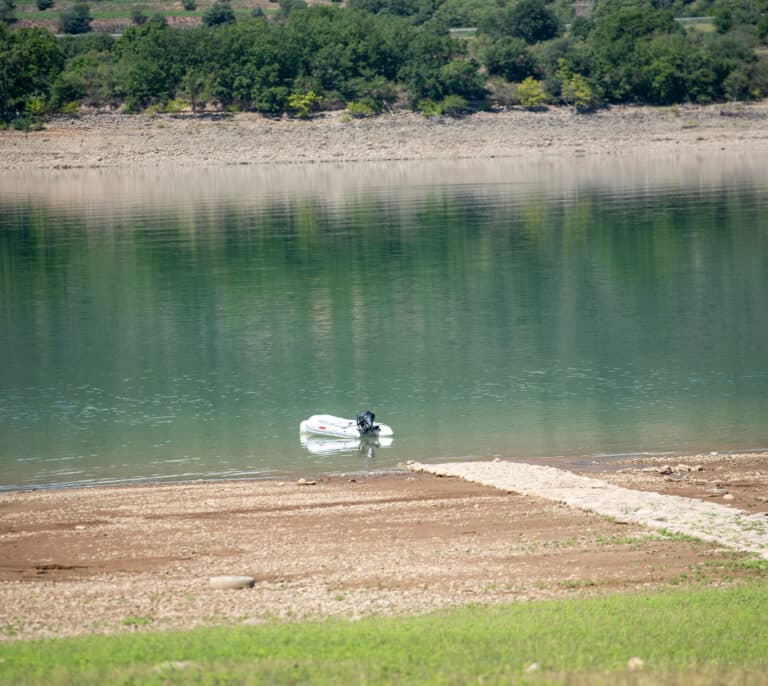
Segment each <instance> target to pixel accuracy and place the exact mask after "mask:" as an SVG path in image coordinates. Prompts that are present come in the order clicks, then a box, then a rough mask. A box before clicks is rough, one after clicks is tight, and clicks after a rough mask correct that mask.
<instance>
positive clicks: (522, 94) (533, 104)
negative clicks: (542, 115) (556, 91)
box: [517, 76, 547, 110]
mask: <svg viewBox="0 0 768 686" xmlns="http://www.w3.org/2000/svg"><path fill="white" fill-rule="evenodd" d="M517 99H518V100H519V101H520V104H521V105H522V106H523V107H525V108H526V109H527V110H536V109H538V108H540V107H541V106H542V105H543V104H544V102H545V101H546V99H547V96H546V95H545V94H544V89H543V88H542V87H541V81H537V80H536V79H534V78H533V77H532V76H529V77H528V78H527V79H525V80H524V81H523V82H522V83H521V84H520V85H519V86H518V87H517Z"/></svg>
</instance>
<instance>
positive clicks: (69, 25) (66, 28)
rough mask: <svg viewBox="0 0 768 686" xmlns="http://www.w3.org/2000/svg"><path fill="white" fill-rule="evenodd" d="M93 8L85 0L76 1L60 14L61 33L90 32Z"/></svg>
mask: <svg viewBox="0 0 768 686" xmlns="http://www.w3.org/2000/svg"><path fill="white" fill-rule="evenodd" d="M91 21H92V19H91V10H90V8H89V7H88V5H86V4H85V3H84V2H76V3H75V4H74V5H72V7H70V8H69V9H68V10H64V11H63V12H62V13H61V14H60V15H59V31H61V33H88V32H89V31H90V30H91Z"/></svg>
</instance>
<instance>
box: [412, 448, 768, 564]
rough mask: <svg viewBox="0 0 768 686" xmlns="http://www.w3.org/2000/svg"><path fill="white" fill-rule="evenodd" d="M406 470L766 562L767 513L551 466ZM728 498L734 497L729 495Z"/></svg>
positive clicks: (716, 490) (719, 491) (685, 467)
mask: <svg viewBox="0 0 768 686" xmlns="http://www.w3.org/2000/svg"><path fill="white" fill-rule="evenodd" d="M763 457H768V455H763ZM734 459H738V456H737V457H735V458H734ZM408 468H409V470H411V471H413V472H426V473H429V474H435V475H438V476H458V477H461V478H463V479H467V480H468V481H472V482H475V483H479V484H482V485H484V486H493V487H495V488H499V489H506V490H508V491H517V492H520V493H522V494H523V495H532V496H536V497H540V498H546V499H547V500H553V501H555V502H559V503H564V504H566V505H569V506H571V507H574V508H577V509H579V510H584V511H586V512H595V513H597V514H600V515H603V516H606V517H612V518H615V519H616V520H617V521H620V522H626V523H633V524H641V525H643V526H646V527H649V528H652V529H663V530H665V531H671V532H673V533H677V534H684V535H686V536H694V537H696V538H698V539H701V540H705V541H714V542H716V543H718V544H720V545H723V546H727V547H730V548H735V549H737V550H741V551H745V552H750V553H755V554H757V555H760V556H761V557H763V558H765V559H768V512H765V511H758V512H754V513H751V512H747V511H746V510H740V509H737V508H732V507H730V502H729V503H727V504H721V503H716V502H713V501H706V500H702V499H699V498H688V497H681V496H677V495H669V494H661V493H656V492H652V491H649V490H634V489H629V488H625V487H622V486H618V485H616V484H612V483H609V482H608V481H606V480H603V479H598V478H595V477H590V476H584V475H579V474H573V473H572V472H568V471H566V470H563V469H557V468H555V467H548V466H543V465H532V464H524V463H520V462H508V461H504V460H494V461H493V462H454V463H448V464H430V465H427V464H420V463H418V462H411V463H409V465H408ZM651 469H653V468H651ZM699 469H701V471H703V465H701V464H700V463H697V464H696V465H695V466H690V465H689V464H687V463H679V464H678V465H677V466H676V469H675V468H673V467H672V466H671V465H669V464H667V465H664V466H662V467H659V468H657V471H658V472H659V473H664V474H672V473H675V471H677V473H678V474H681V475H682V473H683V472H685V473H686V474H687V473H690V472H691V471H695V472H698V471H699ZM703 491H704V493H705V494H706V495H707V496H714V497H719V498H722V497H724V496H725V497H727V496H728V495H729V490H728V489H727V488H724V487H723V486H722V484H720V485H716V486H711V487H709V488H705V489H703ZM731 498H732V499H733V498H734V496H733V495H731Z"/></svg>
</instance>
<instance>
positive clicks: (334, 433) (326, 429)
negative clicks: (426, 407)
mask: <svg viewBox="0 0 768 686" xmlns="http://www.w3.org/2000/svg"><path fill="white" fill-rule="evenodd" d="M378 427H379V430H378V431H376V432H375V433H372V434H367V435H366V436H365V438H367V437H368V436H370V437H371V438H377V437H381V438H385V437H389V436H392V435H393V431H392V427H390V426H387V425H386V424H379V425H378ZM299 433H300V434H310V435H312V436H325V437H327V438H349V439H357V440H359V439H361V438H363V436H362V435H361V434H360V431H359V430H358V428H357V422H356V421H355V420H354V419H344V418H343V417H334V416H333V415H331V414H314V415H312V416H311V417H310V418H309V419H305V420H304V421H303V422H301V424H299Z"/></svg>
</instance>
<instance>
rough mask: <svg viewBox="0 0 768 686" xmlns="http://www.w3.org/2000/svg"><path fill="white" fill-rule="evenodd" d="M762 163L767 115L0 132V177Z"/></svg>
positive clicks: (143, 120) (756, 107)
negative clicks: (516, 161) (674, 161)
mask: <svg viewBox="0 0 768 686" xmlns="http://www.w3.org/2000/svg"><path fill="white" fill-rule="evenodd" d="M723 150H728V151H731V152H733V151H743V152H744V153H745V154H747V153H750V154H757V155H759V154H765V153H766V152H768V103H766V102H763V103H755V104H748V105H739V106H736V105H725V106H723V105H711V106H684V107H674V108H650V107H614V108H609V109H605V110H600V111H597V112H594V113H591V114H586V115H585V114H576V113H574V112H572V111H571V110H569V109H566V108H551V109H549V110H548V111H546V112H527V111H523V110H509V111H504V112H493V113H484V112H481V113H477V114H474V115H471V116H468V117H465V118H462V119H452V118H447V117H439V118H434V119H425V118H424V117H422V116H420V115H418V114H414V113H411V112H399V113H396V114H393V115H389V114H387V115H382V116H380V117H378V118H375V119H362V120H349V119H348V118H347V117H345V116H344V115H343V113H340V112H333V113H327V114H323V115H321V116H318V117H317V118H315V119H311V120H308V121H299V120H290V119H280V120H274V119H268V118H265V117H262V116H260V115H257V114H250V113H241V114H237V115H234V116H231V117H229V116H219V117H192V116H172V115H157V116H154V117H151V116H148V115H144V114H140V115H122V114H112V113H110V114H90V115H82V116H80V117H78V118H56V119H52V120H51V121H49V122H47V124H46V126H45V129H44V130H43V131H38V132H30V133H22V132H17V131H2V132H0V169H24V168H27V169H37V168H72V167H75V168H83V167H84V168H98V167H115V166H137V165H138V166H140V165H158V164H167V163H173V164H174V165H182V166H187V165H193V166H199V165H263V164H278V163H300V162H350V161H369V162H371V161H383V160H454V159H490V158H510V157H519V156H534V157H540V156H544V157H546V156H558V157H568V158H570V157H584V156H593V155H626V154H633V153H637V152H640V151H642V152H644V153H648V152H649V151H660V152H676V151H680V152H687V153H690V152H699V153H704V154H707V155H714V154H717V152H718V151H723Z"/></svg>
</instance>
